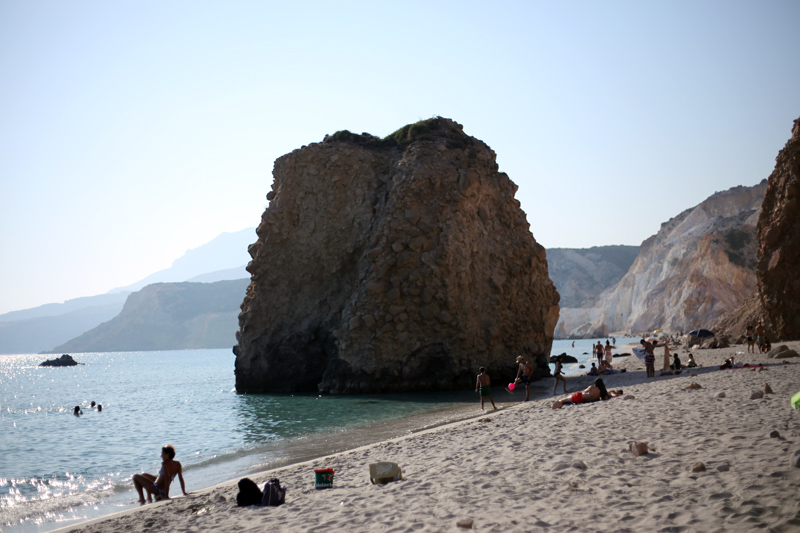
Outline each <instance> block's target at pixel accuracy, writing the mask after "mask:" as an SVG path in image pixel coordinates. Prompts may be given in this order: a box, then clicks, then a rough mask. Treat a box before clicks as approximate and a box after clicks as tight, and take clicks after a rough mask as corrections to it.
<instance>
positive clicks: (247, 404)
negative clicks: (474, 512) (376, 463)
mask: <svg viewBox="0 0 800 533" xmlns="http://www.w3.org/2000/svg"><path fill="white" fill-rule="evenodd" d="M49 357H52V356H49ZM73 357H74V358H75V360H76V361H78V362H79V363H82V364H81V365H79V366H72V367H40V366H38V365H39V363H41V362H42V361H43V360H44V359H46V358H48V357H46V356H42V355H0V529H2V530H4V531H9V532H30V531H39V532H41V531H49V530H52V529H56V528H60V527H66V526H68V525H72V524H74V523H76V522H79V521H82V520H86V519H90V518H94V517H97V516H103V515H107V514H110V513H113V512H117V511H121V510H124V509H128V508H131V507H134V506H135V505H137V504H136V500H137V499H138V495H137V494H136V492H135V491H134V490H133V485H132V483H131V476H132V475H133V474H135V473H137V472H149V473H157V472H158V469H159V468H160V464H161V447H162V446H165V445H166V444H172V445H174V446H175V449H176V452H177V455H176V458H175V459H176V460H177V461H180V462H181V464H182V465H183V469H184V479H185V480H186V484H187V491H192V490H197V489H200V488H204V487H207V486H211V485H214V484H217V483H221V482H223V481H228V480H231V479H237V478H240V477H244V476H245V475H247V474H250V473H253V472H256V471H260V470H265V469H268V468H272V467H276V466H282V465H284V464H289V463H293V462H298V461H301V460H306V459H310V458H313V457H319V456H321V455H325V454H329V453H333V452H337V451H342V450H345V449H349V448H352V447H355V446H360V445H363V444H368V443H371V442H376V441H378V440H383V439H388V438H392V437H396V436H399V435H402V434H404V433H407V432H408V431H410V430H413V429H418V428H419V427H420V426H433V425H436V424H439V423H443V422H446V421H449V420H451V419H457V418H463V417H465V416H468V414H466V413H468V412H469V413H470V414H478V413H479V412H476V411H477V409H476V403H477V400H476V398H475V395H474V393H473V391H471V390H467V391H463V392H450V393H424V394H419V393H417V394H385V395H348V396H319V395H314V394H295V395H291V394H283V395H276V394H273V395H246V394H237V393H236V392H235V390H234V374H233V364H234V356H233V354H232V353H231V351H230V349H225V350H183V351H154V352H119V353H85V354H73ZM92 401H95V402H97V403H99V404H102V406H103V410H102V411H98V410H97V409H96V408H95V409H92V408H91V407H90V405H91V402H92ZM76 405H77V406H80V408H81V409H82V412H83V414H82V415H80V416H75V415H74V414H73V409H74V407H75V406H76ZM408 417H413V419H410V418H408ZM309 483H313V473H312V474H310V476H309ZM170 493H171V494H172V495H176V494H180V484H179V483H178V482H177V479H176V480H175V483H174V484H173V485H172V487H171V489H170Z"/></svg>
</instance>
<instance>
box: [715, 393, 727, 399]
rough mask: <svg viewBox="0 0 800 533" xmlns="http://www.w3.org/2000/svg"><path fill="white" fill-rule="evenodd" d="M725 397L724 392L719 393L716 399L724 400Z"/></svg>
mask: <svg viewBox="0 0 800 533" xmlns="http://www.w3.org/2000/svg"><path fill="white" fill-rule="evenodd" d="M724 397H725V393H724V392H718V393H717V394H716V396H714V398H717V399H722V398H724Z"/></svg>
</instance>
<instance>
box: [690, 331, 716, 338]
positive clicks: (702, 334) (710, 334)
mask: <svg viewBox="0 0 800 533" xmlns="http://www.w3.org/2000/svg"><path fill="white" fill-rule="evenodd" d="M689 335H691V336H693V337H701V338H702V337H713V336H714V333H713V332H711V331H708V330H707V329H695V330H692V331H690V332H689Z"/></svg>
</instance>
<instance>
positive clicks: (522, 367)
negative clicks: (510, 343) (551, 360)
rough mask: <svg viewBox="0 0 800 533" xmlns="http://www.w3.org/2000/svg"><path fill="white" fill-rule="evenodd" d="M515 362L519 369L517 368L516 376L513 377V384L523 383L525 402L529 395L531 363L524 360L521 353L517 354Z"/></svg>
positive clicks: (531, 378)
mask: <svg viewBox="0 0 800 533" xmlns="http://www.w3.org/2000/svg"><path fill="white" fill-rule="evenodd" d="M517 363H518V364H519V369H518V370H517V377H516V378H514V384H515V385H519V384H520V383H523V384H525V399H524V400H523V401H525V402H527V401H528V400H529V399H530V397H531V381H533V365H532V364H530V363H528V362H527V361H525V358H524V357H522V356H521V355H519V356H517Z"/></svg>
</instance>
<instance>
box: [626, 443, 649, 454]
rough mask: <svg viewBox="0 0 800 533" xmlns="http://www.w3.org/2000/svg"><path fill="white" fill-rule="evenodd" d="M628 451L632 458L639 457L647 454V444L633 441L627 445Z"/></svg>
mask: <svg viewBox="0 0 800 533" xmlns="http://www.w3.org/2000/svg"><path fill="white" fill-rule="evenodd" d="M628 449H629V450H630V451H631V453H632V454H633V456H634V457H639V456H640V455H644V454H646V453H647V443H646V442H639V441H638V440H635V441H633V442H631V443H630V445H628Z"/></svg>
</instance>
